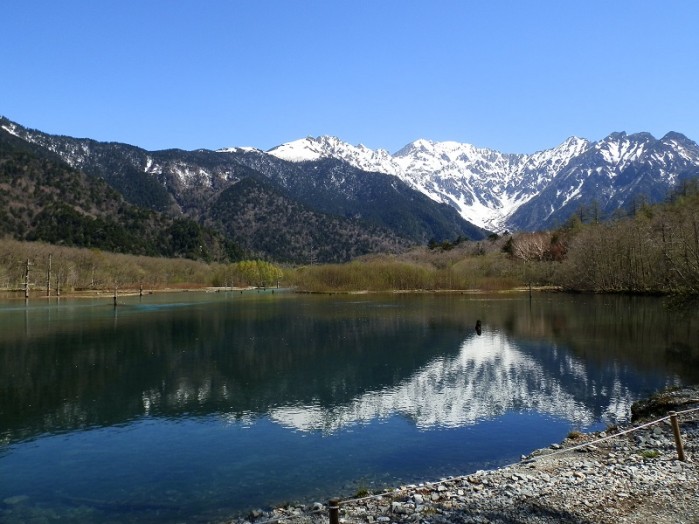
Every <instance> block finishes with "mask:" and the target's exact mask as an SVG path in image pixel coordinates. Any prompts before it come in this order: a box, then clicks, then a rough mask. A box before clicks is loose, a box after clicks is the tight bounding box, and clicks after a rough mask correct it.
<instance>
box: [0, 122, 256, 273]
mask: <svg viewBox="0 0 699 524" xmlns="http://www.w3.org/2000/svg"><path fill="white" fill-rule="evenodd" d="M0 236H10V237H12V238H16V239H18V240H41V241H45V242H50V243H55V244H62V245H66V246H79V247H93V248H99V249H102V250H107V251H113V252H122V253H133V254H141V255H151V256H172V257H188V258H195V259H203V260H231V259H238V258H240V257H241V255H242V252H241V251H240V250H239V249H238V248H237V247H236V246H235V245H234V244H233V243H232V242H230V241H228V240H226V239H224V238H223V236H222V235H220V234H219V233H216V232H214V231H212V230H207V229H205V228H202V227H201V226H200V225H198V224H197V223H196V222H194V221H192V220H189V219H187V218H180V219H174V218H171V217H168V216H166V215H163V214H161V213H157V212H153V211H150V210H146V209H143V208H139V207H136V206H134V205H132V204H129V203H127V202H126V201H125V200H124V198H123V197H122V195H121V194H119V193H118V192H117V191H115V190H114V189H112V188H111V187H110V186H109V185H107V184H106V183H105V182H104V181H103V180H101V179H99V178H94V177H89V176H87V175H85V174H84V173H82V172H80V171H78V170H76V169H73V168H72V167H70V166H68V165H67V164H66V163H65V162H63V161H62V160H61V159H60V158H59V157H58V156H56V155H52V154H51V153H48V152H46V151H45V150H42V149H41V148H38V147H36V146H33V145H31V144H28V143H27V142H25V141H23V140H20V139H18V138H17V137H14V136H12V135H10V134H9V133H7V132H5V131H4V130H2V129H0Z"/></svg>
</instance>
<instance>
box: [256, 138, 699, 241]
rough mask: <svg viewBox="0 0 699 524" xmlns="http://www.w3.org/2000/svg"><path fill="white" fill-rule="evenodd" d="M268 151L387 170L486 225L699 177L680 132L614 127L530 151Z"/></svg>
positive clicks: (693, 148) (649, 195) (537, 222)
mask: <svg viewBox="0 0 699 524" xmlns="http://www.w3.org/2000/svg"><path fill="white" fill-rule="evenodd" d="M269 154H271V155H274V156H277V157H278V158H282V159H285V160H289V161H291V162H297V163H306V162H319V161H321V160H322V159H326V158H335V159H340V160H343V161H345V162H347V163H348V164H350V165H352V166H354V167H356V168H358V169H362V170H365V171H373V172H380V173H385V174H389V175H393V176H395V177H397V178H398V179H400V180H402V181H404V182H405V183H406V184H408V185H409V186H411V187H413V188H414V189H416V190H418V191H420V192H421V193H424V194H425V195H427V196H429V197H430V198H432V199H433V200H435V201H437V202H443V203H446V204H449V205H451V206H452V207H454V208H455V209H457V210H458V211H459V213H460V215H461V216H462V217H463V218H464V219H465V220H467V221H469V222H471V223H472V224H475V225H477V226H479V227H482V228H484V229H488V230H491V231H502V230H505V229H509V230H538V229H549V228H553V227H556V226H559V225H561V224H562V223H564V222H565V221H566V220H567V219H569V218H570V216H571V215H573V214H574V213H576V212H577V211H579V210H580V208H582V207H586V206H595V207H596V209H597V212H598V213H599V214H600V215H601V216H611V215H613V214H614V213H615V212H617V211H618V210H625V209H628V208H630V207H631V206H633V205H634V203H635V202H636V201H637V199H639V198H643V199H645V200H647V201H649V202H657V201H659V200H661V199H662V198H664V197H665V196H667V194H668V192H669V191H670V190H671V189H672V188H673V187H674V186H675V185H676V184H677V183H678V182H680V181H682V180H684V179H689V178H695V177H697V176H699V146H697V144H696V143H695V142H693V141H691V140H690V139H688V138H687V137H685V136H684V135H681V134H679V133H672V132H671V133H668V134H666V135H665V136H664V137H662V138H661V139H656V138H654V137H653V136H652V135H650V134H649V133H637V134H630V135H627V134H626V133H612V134H610V135H609V136H608V137H606V138H604V139H602V140H600V141H597V142H590V141H588V140H585V139H583V138H578V137H571V138H568V139H567V140H566V141H565V142H563V143H562V144H561V145H559V146H557V147H555V148H553V149H548V150H545V151H540V152H536V153H533V154H526V155H525V154H505V153H501V152H499V151H495V150H491V149H484V148H478V147H475V146H472V145H470V144H461V143H458V142H431V141H429V140H417V141H415V142H412V143H410V144H408V145H407V146H405V147H404V148H402V149H401V150H400V151H398V152H396V153H395V154H393V155H391V154H389V153H388V152H387V151H385V150H372V149H369V148H366V147H364V146H361V145H359V146H352V145H349V144H346V143H344V142H342V141H340V140H339V139H337V138H334V137H318V138H310V137H309V138H305V139H301V140H297V141H294V142H289V143H287V144H284V145H281V146H278V147H276V148H274V149H272V150H270V151H269Z"/></svg>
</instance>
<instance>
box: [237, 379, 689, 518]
mask: <svg viewBox="0 0 699 524" xmlns="http://www.w3.org/2000/svg"><path fill="white" fill-rule="evenodd" d="M698 393H699V390H697V388H684V390H682V391H681V392H680V393H677V392H673V394H672V395H670V397H668V396H667V395H666V396H659V397H658V399H657V400H656V404H658V403H660V404H663V403H666V402H667V399H668V398H672V399H674V400H673V402H675V403H676V404H674V405H673V407H676V408H678V409H677V410H678V411H682V410H688V409H693V408H697V407H699V394H698ZM678 399H679V400H678ZM677 402H679V404H677ZM662 407H664V408H665V409H666V408H667V406H666V405H664V406H662ZM637 408H638V411H640V407H637ZM657 409H659V407H658V406H657V405H655V406H649V405H644V406H643V410H645V412H646V413H653V414H654V417H653V418H658V417H659V416H662V413H666V411H661V414H660V415H657V414H658V411H657ZM655 415H657V416H655ZM636 424H637V425H638V422H637V423H636ZM680 424H681V433H682V440H683V443H684V450H685V455H686V459H687V460H686V461H684V462H681V461H680V460H678V458H677V451H676V447H675V440H674V434H673V431H672V428H671V425H670V422H669V421H668V420H666V421H663V422H660V423H658V424H655V425H653V426H650V427H646V428H643V429H639V430H637V431H634V432H632V433H628V434H624V435H619V434H618V433H619V432H620V431H621V430H620V429H618V428H611V429H609V430H608V431H607V432H602V433H593V434H580V433H571V435H569V438H567V439H566V440H565V441H564V442H562V443H561V444H555V445H552V446H551V448H549V449H544V450H538V451H535V452H534V453H532V454H531V455H529V456H528V457H523V460H522V462H520V463H518V464H514V465H512V466H508V467H504V468H501V469H498V470H494V471H478V472H476V473H474V474H471V475H467V476H464V477H458V478H449V479H443V480H441V481H439V482H433V483H424V484H419V485H409V486H402V487H400V488H398V489H395V490H393V491H390V492H387V493H383V494H381V495H376V496H371V497H366V498H363V499H354V500H348V501H343V502H342V503H341V505H340V522H342V523H347V524H349V523H369V524H379V523H386V524H390V523H420V524H423V523H424V524H440V523H452V522H453V523H464V524H465V523H493V524H501V523H502V524H504V523H527V524H529V523H531V524H534V523H551V524H553V523H571V524H572V523H575V524H588V523H589V524H592V523H609V524H612V523H614V524H618V523H644V524H649V523H654V524H657V523H668V524H669V523H673V524H679V523H699V495H698V494H699V465H698V464H697V462H695V460H697V461H699V411H694V412H692V413H686V414H683V415H681V416H680ZM604 437H611V438H609V439H608V440H605V441H603V442H595V441H596V440H598V439H600V438H604ZM571 448H577V449H575V450H573V449H571ZM270 520H271V521H276V522H280V523H290V524H292V523H293V524H302V523H303V524H316V523H327V522H329V517H328V511H327V508H326V507H325V506H323V505H322V504H320V503H316V504H315V505H314V506H313V507H304V506H296V507H287V508H278V509H276V510H274V511H272V512H262V511H258V512H255V514H253V515H251V516H250V517H249V518H248V519H247V521H248V522H263V521H270ZM244 521H246V520H245V519H241V520H238V521H233V522H235V523H241V522H244Z"/></svg>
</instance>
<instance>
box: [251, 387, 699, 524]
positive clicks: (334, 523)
mask: <svg viewBox="0 0 699 524" xmlns="http://www.w3.org/2000/svg"><path fill="white" fill-rule="evenodd" d="M693 402H699V399H690V400H689V401H688V403H693ZM696 411H699V407H696V408H690V409H685V410H682V411H670V412H668V414H667V415H665V416H664V417H660V418H659V419H656V420H651V421H650V422H645V423H643V424H639V425H638V426H633V427H631V428H628V429H625V430H622V431H618V432H615V433H612V434H610V435H607V436H605V437H600V438H597V439H595V440H593V441H590V442H585V443H582V444H578V445H576V446H571V447H568V448H562V449H559V450H555V451H552V452H551V453H545V454H541V455H533V456H530V457H529V458H527V459H526V460H524V461H520V462H514V463H512V464H508V465H505V466H501V467H500V468H508V467H512V466H515V465H517V464H530V463H533V462H536V461H538V460H541V459H548V458H551V457H553V456H556V455H560V454H563V453H570V452H571V451H577V450H579V449H584V448H587V447H589V446H594V445H596V444H599V443H602V442H606V441H608V440H612V439H614V438H617V437H621V436H624V435H628V434H630V433H634V432H636V431H639V430H641V429H645V428H647V427H650V426H655V425H656V424H660V423H662V422H665V421H666V420H670V424H671V426H672V430H673V434H674V437H675V447H676V449H677V457H678V459H679V460H680V461H683V462H684V461H686V457H685V455H684V446H683V443H682V438H681V435H680V428H679V422H678V417H679V416H680V415H685V414H687V413H693V412H696ZM472 475H473V474H472V473H469V474H467V475H461V476H458V477H450V478H448V479H443V480H439V481H434V482H430V484H431V485H433V486H434V485H439V484H444V483H446V482H454V481H459V480H465V479H467V478H468V477H470V476H472ZM390 494H391V491H384V492H382V493H376V494H373V495H367V496H365V497H359V498H350V499H345V500H341V499H339V498H332V499H330V500H329V501H328V505H327V509H326V508H323V507H321V508H318V509H315V510H312V511H307V512H304V516H312V515H319V514H321V513H325V512H326V511H327V512H328V516H329V518H330V524H339V518H340V506H341V505H342V504H347V503H350V502H351V503H353V504H356V503H359V502H364V501H367V500H373V499H379V498H382V497H385V496H387V495H390ZM290 518H293V516H290V515H281V516H279V517H275V518H273V519H269V520H264V521H257V522H255V524H276V523H278V522H279V521H281V520H287V519H290Z"/></svg>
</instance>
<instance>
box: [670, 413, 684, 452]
mask: <svg viewBox="0 0 699 524" xmlns="http://www.w3.org/2000/svg"><path fill="white" fill-rule="evenodd" d="M670 423H671V424H672V432H673V433H674V434H675V446H676V447H677V458H678V459H680V460H681V461H682V462H686V460H687V459H686V458H685V456H684V446H683V445H682V435H681V434H680V424H679V423H678V422H677V412H675V411H670Z"/></svg>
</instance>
